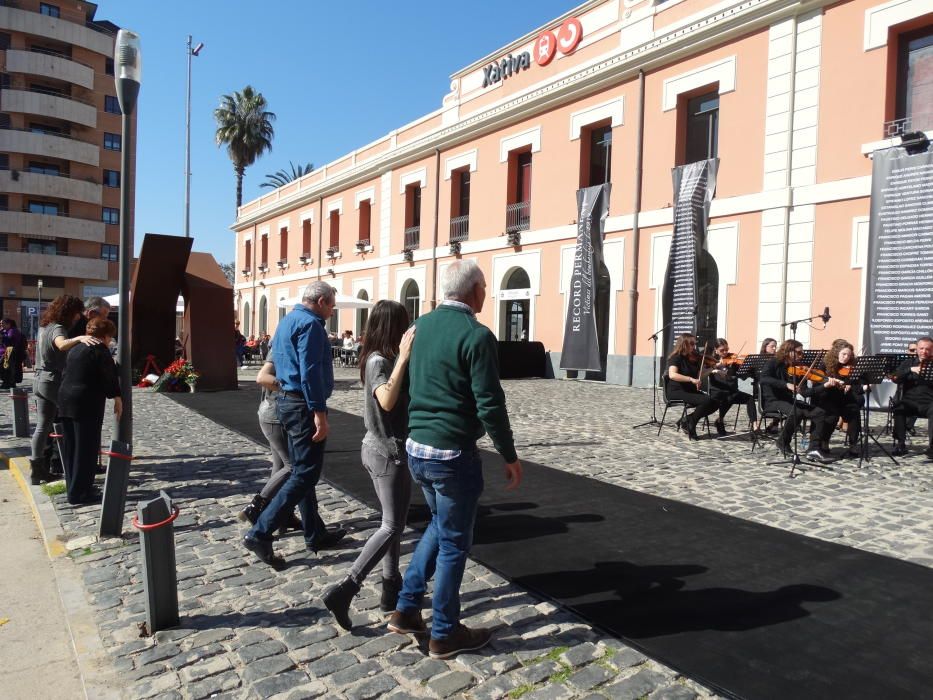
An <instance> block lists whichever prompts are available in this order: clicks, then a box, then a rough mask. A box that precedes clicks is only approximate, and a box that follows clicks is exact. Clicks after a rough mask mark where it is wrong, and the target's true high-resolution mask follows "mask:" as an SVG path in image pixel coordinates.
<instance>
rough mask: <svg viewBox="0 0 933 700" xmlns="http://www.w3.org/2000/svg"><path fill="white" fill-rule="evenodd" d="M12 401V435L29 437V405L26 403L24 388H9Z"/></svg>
mask: <svg viewBox="0 0 933 700" xmlns="http://www.w3.org/2000/svg"><path fill="white" fill-rule="evenodd" d="M10 399H12V401H13V435H14V436H15V437H29V406H28V405H27V404H26V390H25V389H10Z"/></svg>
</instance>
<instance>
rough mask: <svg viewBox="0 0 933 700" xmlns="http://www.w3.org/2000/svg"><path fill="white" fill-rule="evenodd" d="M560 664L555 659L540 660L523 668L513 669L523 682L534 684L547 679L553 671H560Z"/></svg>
mask: <svg viewBox="0 0 933 700" xmlns="http://www.w3.org/2000/svg"><path fill="white" fill-rule="evenodd" d="M561 669H562V666H561V665H560V664H558V663H557V662H555V661H550V660H547V661H540V662H538V663H536V664H532V665H531V666H526V667H525V668H523V669H521V670H518V671H515V673H516V674H518V676H519V678H521V679H522V680H523V681H524V682H525V683H530V684H531V685H536V684H538V683H540V682H542V681H545V680H547V679H548V678H550V677H551V676H553V675H554V674H555V673H557V672H558V671H560V670H561Z"/></svg>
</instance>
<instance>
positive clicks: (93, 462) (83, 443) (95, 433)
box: [60, 414, 104, 503]
mask: <svg viewBox="0 0 933 700" xmlns="http://www.w3.org/2000/svg"><path fill="white" fill-rule="evenodd" d="M60 420H61V422H62V428H63V430H64V435H65V440H64V450H63V451H64V454H65V464H64V465H62V466H63V467H64V469H65V486H66V488H67V493H68V502H69V503H80V502H81V501H82V500H84V499H85V498H86V497H87V495H88V493H89V492H90V490H91V487H92V486H93V485H94V474H95V469H96V468H97V455H98V454H99V453H100V433H101V425H102V423H103V420H104V416H103V414H100V415H97V414H95V415H91V416H82V417H80V418H61V419H60Z"/></svg>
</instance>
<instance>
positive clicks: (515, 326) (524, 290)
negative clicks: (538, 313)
mask: <svg viewBox="0 0 933 700" xmlns="http://www.w3.org/2000/svg"><path fill="white" fill-rule="evenodd" d="M499 296H500V302H499V304H500V308H499V318H500V319H501V320H500V322H499V323H500V328H499V339H500V340H528V339H529V338H530V336H531V280H530V279H529V278H528V273H527V272H525V270H524V269H522V268H520V267H516V268H514V269H513V270H512V271H511V272H510V273H509V274H508V276H507V277H506V279H505V284H504V285H503V287H502V290H501V291H500V294H499Z"/></svg>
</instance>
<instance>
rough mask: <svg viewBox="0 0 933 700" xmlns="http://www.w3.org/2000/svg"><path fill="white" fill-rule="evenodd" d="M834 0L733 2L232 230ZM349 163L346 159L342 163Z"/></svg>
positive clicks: (262, 211)
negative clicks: (641, 71)
mask: <svg viewBox="0 0 933 700" xmlns="http://www.w3.org/2000/svg"><path fill="white" fill-rule="evenodd" d="M834 1H835V0H744V1H742V2H738V3H735V4H734V5H731V6H729V7H727V8H724V9H721V10H720V11H718V12H716V13H715V14H712V15H709V16H706V17H704V18H702V19H697V20H695V21H694V22H692V23H690V24H688V25H684V26H680V25H678V26H676V27H675V28H673V29H671V30H670V31H668V32H666V33H664V34H663V35H661V36H656V37H654V38H653V39H651V40H649V41H647V42H645V43H643V44H641V45H638V46H635V47H632V48H629V49H625V50H622V49H618V50H615V51H613V52H610V53H609V54H605V55H603V56H600V57H597V58H595V59H593V60H591V61H590V62H588V63H586V64H584V65H582V66H578V67H575V68H574V69H572V70H570V71H569V72H567V73H565V74H562V75H558V76H555V78H554V79H553V80H551V81H548V82H547V83H546V84H544V85H539V86H533V87H532V88H530V89H529V90H527V91H526V92H524V93H521V94H518V95H514V96H511V97H509V98H507V99H504V100H503V101H502V102H500V103H497V104H495V105H491V106H490V107H488V108H486V109H483V110H480V111H478V112H476V113H474V114H471V115H470V116H467V117H465V118H463V119H460V120H459V121H457V122H455V123H454V124H450V125H448V126H442V127H439V128H438V129H436V130H435V131H433V132H431V133H429V134H425V135H424V136H422V137H420V138H417V139H415V140H413V141H410V142H408V143H404V144H400V145H398V146H397V147H396V148H394V149H392V150H390V151H388V152H386V153H382V154H379V155H377V156H375V157H373V158H371V159H370V160H367V161H364V162H363V163H360V164H358V165H356V166H354V167H351V168H349V169H348V170H346V171H343V172H341V173H340V174H339V175H336V176H333V177H331V178H328V179H327V180H325V181H323V182H320V183H317V184H315V185H313V186H310V187H307V188H305V189H303V190H299V191H298V192H296V193H294V194H292V195H289V196H287V197H283V198H281V199H279V200H277V201H275V202H272V203H271V204H268V205H266V206H265V207H260V208H258V209H256V210H255V211H251V212H249V213H248V214H246V215H244V216H242V217H240V218H239V219H238V220H237V221H236V222H235V223H234V224H233V225H231V226H230V228H231V229H232V230H233V231H237V232H239V231H242V230H244V229H246V228H249V227H250V226H254V225H256V224H257V223H259V222H261V221H265V220H266V219H269V218H272V217H276V216H280V215H282V214H284V213H286V212H289V211H291V210H292V209H294V208H296V207H300V206H305V205H307V204H309V203H311V202H316V201H317V200H318V199H320V198H321V197H328V196H331V195H334V194H336V193H338V192H342V191H344V190H346V189H347V188H349V187H352V186H354V185H357V184H359V183H361V182H363V181H366V180H370V179H373V178H376V177H379V176H380V175H382V174H383V173H385V172H386V171H388V170H392V169H395V168H398V167H403V166H404V165H406V164H408V163H411V162H413V161H416V160H419V159H422V158H425V157H428V156H430V155H433V153H434V151H435V149H440V150H444V149H448V148H452V147H456V146H458V145H460V144H461V143H463V142H466V141H469V140H471V139H474V138H476V137H478V136H481V135H484V134H486V133H489V132H493V131H495V130H497V129H500V128H503V127H505V126H508V125H509V124H512V123H516V122H520V121H522V120H525V119H528V118H529V117H532V116H533V115H535V114H537V113H540V112H543V111H546V110H549V109H553V108H554V107H556V106H559V104H561V103H565V102H572V101H574V100H577V99H580V98H582V97H585V96H587V95H590V94H593V93H595V92H598V91H599V90H601V89H604V88H606V87H608V86H610V85H616V84H619V83H621V82H624V81H625V80H627V79H629V78H633V77H634V76H636V75H637V74H638V72H639V71H640V70H644V71H650V70H653V69H656V68H660V67H662V66H664V65H667V64H670V63H673V62H674V61H677V60H680V59H683V58H685V57H688V56H691V55H694V54H698V53H701V52H703V51H705V50H708V49H710V48H712V47H714V46H717V45H721V44H724V43H725V42H727V41H730V40H732V39H734V38H737V37H739V36H743V35H745V34H748V33H750V32H754V31H757V30H760V29H763V28H766V27H768V26H770V25H771V24H773V23H774V22H777V21H780V20H782V19H785V18H788V17H791V16H793V15H795V14H799V13H802V12H810V11H812V10H814V9H817V8H820V7H824V6H826V5H830V4H832V3H833V2H834ZM581 7H582V6H581ZM577 9H579V8H577ZM577 9H575V10H574V12H576V11H577ZM345 158H346V156H344V157H343V158H341V159H340V160H343V159H345ZM266 196H268V195H266ZM253 201H254V202H255V201H256V200H253ZM248 204H249V203H248Z"/></svg>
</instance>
